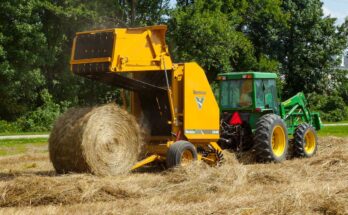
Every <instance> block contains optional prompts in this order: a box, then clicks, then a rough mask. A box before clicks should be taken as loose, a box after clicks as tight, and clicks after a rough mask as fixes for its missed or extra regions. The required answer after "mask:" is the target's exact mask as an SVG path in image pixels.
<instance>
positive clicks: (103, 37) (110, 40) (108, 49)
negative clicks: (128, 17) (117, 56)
mask: <svg viewBox="0 0 348 215" xmlns="http://www.w3.org/2000/svg"><path fill="white" fill-rule="evenodd" d="M113 45H114V34H113V32H98V33H88V34H80V35H78V36H77V38H76V45H75V55H74V60H81V59H91V58H105V57H111V56H112V48H113Z"/></svg>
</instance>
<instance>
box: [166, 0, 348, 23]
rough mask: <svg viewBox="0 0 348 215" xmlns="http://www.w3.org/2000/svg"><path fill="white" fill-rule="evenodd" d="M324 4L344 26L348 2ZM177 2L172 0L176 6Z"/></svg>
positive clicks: (327, 1) (331, 0) (335, 0)
mask: <svg viewBox="0 0 348 215" xmlns="http://www.w3.org/2000/svg"><path fill="white" fill-rule="evenodd" d="M322 1H323V2H324V5H323V10H324V14H325V15H330V16H331V17H336V18H337V24H342V23H343V22H344V19H345V17H347V16H348V0H322ZM175 3H176V0H170V4H171V5H172V6H174V5H175Z"/></svg>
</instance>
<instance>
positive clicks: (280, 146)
mask: <svg viewBox="0 0 348 215" xmlns="http://www.w3.org/2000/svg"><path fill="white" fill-rule="evenodd" d="M285 147H286V137H285V132H284V129H283V128H282V127H281V126H279V125H277V126H275V127H274V129H273V133H272V151H273V153H274V154H275V155H276V156H277V157H280V156H282V155H283V154H284V151H285Z"/></svg>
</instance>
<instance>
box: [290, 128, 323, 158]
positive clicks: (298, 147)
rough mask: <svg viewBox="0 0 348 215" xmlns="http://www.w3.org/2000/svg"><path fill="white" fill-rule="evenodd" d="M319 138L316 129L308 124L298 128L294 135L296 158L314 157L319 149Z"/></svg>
mask: <svg viewBox="0 0 348 215" xmlns="http://www.w3.org/2000/svg"><path fill="white" fill-rule="evenodd" d="M317 143H318V137H317V133H316V131H315V129H314V128H313V127H312V126H311V125H309V124H308V123H302V124H300V125H299V126H297V128H296V130H295V134H294V156H296V157H307V158H309V157H312V156H313V155H314V154H315V153H316V152H317V149H318V144H317Z"/></svg>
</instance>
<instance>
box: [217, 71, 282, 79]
mask: <svg viewBox="0 0 348 215" xmlns="http://www.w3.org/2000/svg"><path fill="white" fill-rule="evenodd" d="M250 76H251V77H250ZM218 77H225V78H226V79H243V78H256V79H257V78H259V79H262V78H265V79H275V78H277V74H276V73H272V72H252V71H247V72H229V73H220V74H218ZM219 79H220V80H221V78H219Z"/></svg>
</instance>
